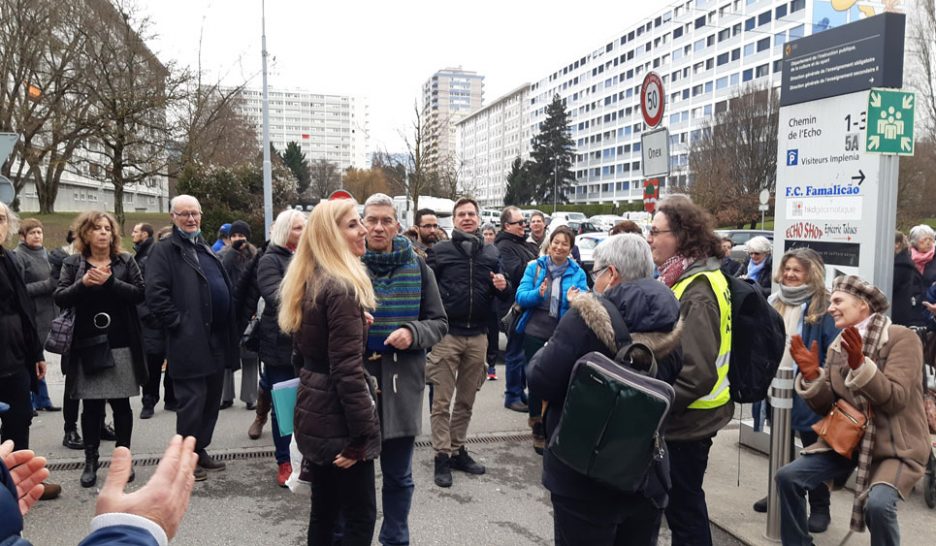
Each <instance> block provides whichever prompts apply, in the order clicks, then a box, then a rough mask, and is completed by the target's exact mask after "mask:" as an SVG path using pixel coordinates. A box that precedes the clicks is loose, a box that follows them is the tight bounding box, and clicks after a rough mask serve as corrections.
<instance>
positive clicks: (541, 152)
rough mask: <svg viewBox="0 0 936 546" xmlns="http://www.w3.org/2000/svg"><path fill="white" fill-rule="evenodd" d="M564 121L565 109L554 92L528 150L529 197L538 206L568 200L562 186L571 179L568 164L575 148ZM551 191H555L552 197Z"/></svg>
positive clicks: (565, 118)
mask: <svg viewBox="0 0 936 546" xmlns="http://www.w3.org/2000/svg"><path fill="white" fill-rule="evenodd" d="M568 125H569V113H568V112H567V111H566V108H565V104H563V102H562V99H560V98H559V95H555V96H553V100H552V102H551V103H549V106H547V107H546V120H545V121H543V123H542V124H540V127H539V130H540V132H539V133H537V135H536V136H534V137H533V150H532V152H530V157H531V158H532V160H531V161H530V162H529V176H530V179H531V184H532V185H533V186H534V188H535V189H534V191H533V194H532V197H533V198H534V199H535V200H536V202H537V204H539V205H541V206H542V205H548V204H550V203H554V202H558V203H565V202H567V201H568V199H566V196H565V193H566V192H565V190H566V189H568V188H569V187H570V186H571V185H572V182H573V180H574V178H573V176H572V171H571V169H570V168H571V167H572V154H573V152H574V151H575V149H574V145H575V143H574V142H573V141H572V138H571V137H570V136H569V128H568ZM554 188H555V189H554ZM554 191H557V192H558V195H557V196H555V198H554V195H553V194H554ZM554 199H555V200H554Z"/></svg>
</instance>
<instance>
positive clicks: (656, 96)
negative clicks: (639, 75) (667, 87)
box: [640, 72, 666, 127]
mask: <svg viewBox="0 0 936 546" xmlns="http://www.w3.org/2000/svg"><path fill="white" fill-rule="evenodd" d="M665 97H666V95H665V94H664V93H663V80H662V79H660V76H659V75H658V74H657V73H656V72H649V73H647V75H646V77H644V80H643V84H642V85H641V86H640V113H641V114H643V118H644V123H646V124H647V126H648V127H656V126H657V125H659V124H660V122H661V121H663V107H664V106H665V101H666V99H665Z"/></svg>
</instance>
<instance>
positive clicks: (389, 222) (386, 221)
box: [364, 216, 396, 228]
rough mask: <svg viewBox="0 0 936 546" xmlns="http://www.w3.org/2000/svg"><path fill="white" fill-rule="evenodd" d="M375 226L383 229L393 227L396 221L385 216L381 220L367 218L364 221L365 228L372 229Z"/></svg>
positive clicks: (371, 217)
mask: <svg viewBox="0 0 936 546" xmlns="http://www.w3.org/2000/svg"><path fill="white" fill-rule="evenodd" d="M377 224H380V225H382V226H383V227H385V228H388V227H393V226H394V225H395V224H396V220H395V219H394V218H390V217H389V216H385V217H383V218H374V217H373V216H368V217H367V218H365V219H364V225H366V226H367V227H374V226H376V225H377Z"/></svg>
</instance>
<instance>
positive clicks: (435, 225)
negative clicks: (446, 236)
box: [419, 224, 439, 229]
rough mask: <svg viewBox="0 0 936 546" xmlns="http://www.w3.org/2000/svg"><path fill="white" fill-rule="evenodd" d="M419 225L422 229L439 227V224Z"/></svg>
mask: <svg viewBox="0 0 936 546" xmlns="http://www.w3.org/2000/svg"><path fill="white" fill-rule="evenodd" d="M419 227H421V228H423V229H439V224H423V225H421V226H419Z"/></svg>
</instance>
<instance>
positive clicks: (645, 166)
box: [640, 127, 670, 178]
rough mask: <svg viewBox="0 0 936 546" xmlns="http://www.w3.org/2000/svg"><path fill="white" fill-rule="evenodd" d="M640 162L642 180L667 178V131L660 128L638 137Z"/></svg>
mask: <svg viewBox="0 0 936 546" xmlns="http://www.w3.org/2000/svg"><path fill="white" fill-rule="evenodd" d="M640 151H641V155H642V156H643V157H642V160H641V162H640V168H641V169H642V170H643V175H644V178H650V177H654V176H669V170H670V154H669V130H667V129H666V128H665V127H661V128H659V129H656V130H654V131H645V132H644V133H642V134H641V135H640Z"/></svg>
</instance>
